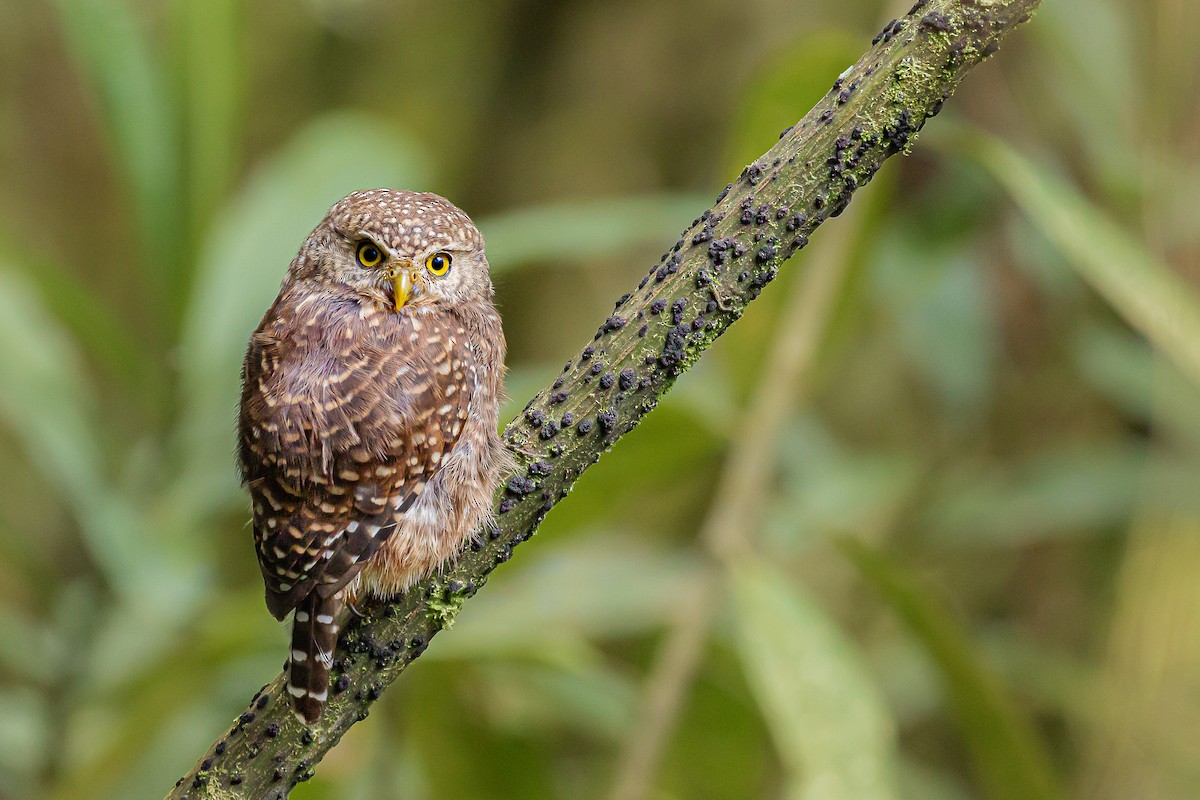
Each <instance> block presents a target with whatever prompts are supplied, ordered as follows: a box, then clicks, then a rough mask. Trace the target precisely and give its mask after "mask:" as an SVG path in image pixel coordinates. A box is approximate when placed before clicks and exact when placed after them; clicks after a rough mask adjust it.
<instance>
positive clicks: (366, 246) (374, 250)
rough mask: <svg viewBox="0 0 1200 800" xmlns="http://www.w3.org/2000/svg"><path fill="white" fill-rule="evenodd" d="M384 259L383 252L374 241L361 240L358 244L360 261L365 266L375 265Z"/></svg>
mask: <svg viewBox="0 0 1200 800" xmlns="http://www.w3.org/2000/svg"><path fill="white" fill-rule="evenodd" d="M380 261H383V253H381V252H380V251H379V248H378V247H376V246H375V244H374V243H373V242H359V244H358V263H360V264H362V265H363V266H364V267H374V266H377V265H378V264H379V262H380Z"/></svg>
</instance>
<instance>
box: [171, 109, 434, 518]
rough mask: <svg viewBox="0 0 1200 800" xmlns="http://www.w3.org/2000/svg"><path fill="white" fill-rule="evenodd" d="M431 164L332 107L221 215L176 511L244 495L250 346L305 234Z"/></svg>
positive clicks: (203, 269)
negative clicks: (359, 194)
mask: <svg viewBox="0 0 1200 800" xmlns="http://www.w3.org/2000/svg"><path fill="white" fill-rule="evenodd" d="M424 164H425V159H424V158H423V156H422V155H421V153H420V151H419V150H418V148H417V147H416V146H415V145H414V144H412V143H411V142H410V141H408V140H406V139H405V138H403V137H401V136H399V135H398V134H397V133H396V132H395V131H393V130H390V129H388V128H387V127H385V126H383V125H382V124H380V123H379V122H377V121H375V120H373V119H371V118H369V117H364V116H358V115H349V114H346V115H332V116H328V117H324V118H322V119H320V120H318V121H316V122H314V123H312V124H310V125H309V126H308V127H306V128H304V129H303V130H301V131H300V132H299V133H298V134H297V135H296V136H295V138H293V139H292V140H291V141H290V142H288V144H287V145H286V146H285V147H284V148H283V150H282V151H281V152H279V153H277V154H276V155H275V156H274V157H272V158H271V159H270V160H269V161H267V163H265V164H264V165H262V166H261V167H260V168H259V169H258V170H256V171H255V173H254V174H253V176H252V177H251V178H250V180H249V181H248V183H247V184H246V185H245V186H244V187H243V188H242V190H241V191H240V192H239V193H238V194H237V196H236V197H234V199H233V200H232V201H231V202H230V204H229V205H228V206H227V207H226V208H225V209H224V210H223V211H222V212H221V213H220V214H219V215H218V218H217V219H216V221H215V223H214V226H213V229H212V231H211V233H210V234H209V236H208V239H207V241H206V243H205V245H204V247H203V250H202V252H201V257H200V263H199V266H198V269H197V275H196V288H195V291H194V293H193V297H192V301H191V307H190V308H189V310H188V314H187V319H186V321H185V324H184V327H183V333H182V339H181V342H180V345H179V351H178V357H179V367H180V381H181V385H182V388H183V392H184V408H183V415H182V420H181V423H180V430H179V435H178V439H177V448H178V449H177V457H178V460H179V463H180V464H183V465H186V467H185V469H183V470H182V472H181V475H180V478H179V480H178V482H177V484H176V493H175V494H174V495H173V496H172V497H171V498H170V501H169V502H170V503H172V504H176V505H173V506H172V507H173V508H176V509H177V510H176V512H175V513H176V514H177V515H178V514H182V515H185V516H186V515H188V514H196V515H200V514H205V513H209V514H210V513H213V512H214V511H216V510H219V508H220V507H222V506H226V507H227V506H228V504H229V503H231V502H237V500H238V499H239V498H240V495H239V494H238V491H237V485H236V476H235V475H234V470H233V467H232V465H233V459H232V457H231V455H230V453H231V450H232V446H233V436H232V431H233V424H234V415H235V411H236V408H237V398H238V375H239V372H240V367H241V360H242V355H243V353H244V351H245V347H246V341H247V340H248V339H249V337H250V332H251V331H252V330H254V326H255V325H257V324H258V321H259V319H260V318H261V317H262V314H263V312H264V311H265V310H266V309H267V308H268V307H269V306H270V305H271V302H272V301H273V300H274V298H275V294H276V292H277V291H278V289H279V283H280V281H281V280H282V279H283V276H284V273H285V272H286V270H287V265H288V264H289V263H290V262H291V260H292V259H293V258H294V257H295V255H296V251H297V249H298V248H299V246H300V244H301V242H303V241H304V237H305V236H306V235H307V234H308V232H309V231H311V230H312V229H313V228H314V227H315V226H316V224H317V223H318V222H320V220H321V218H322V217H323V216H324V215H325V212H326V211H327V210H328V209H329V207H330V206H331V205H333V203H334V202H336V201H337V200H338V199H339V198H341V197H342V196H343V195H345V194H347V193H349V192H351V191H354V190H355V189H362V188H366V187H373V186H421V185H424V184H426V183H427V182H428V180H429V178H428V173H427V170H426V169H425V168H424V166H423V165H424Z"/></svg>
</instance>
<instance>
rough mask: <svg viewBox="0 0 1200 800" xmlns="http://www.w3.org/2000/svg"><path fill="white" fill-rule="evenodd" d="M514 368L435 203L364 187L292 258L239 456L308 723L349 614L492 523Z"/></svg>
mask: <svg viewBox="0 0 1200 800" xmlns="http://www.w3.org/2000/svg"><path fill="white" fill-rule="evenodd" d="M372 248H374V249H372ZM364 253H366V254H367V255H364ZM438 259H441V260H438ZM368 264H370V266H367V265H368ZM446 266H448V269H446V271H445V272H444V273H443V272H442V268H443V267H446ZM503 364H504V334H503V331H502V329H501V326H500V320H499V317H498V316H497V314H496V311H495V308H494V306H493V304H492V285H491V281H490V278H489V275H488V265H487V260H486V257H485V255H484V250H483V238H482V236H481V235H480V234H479V231H478V230H477V229H476V228H475V225H474V224H473V223H472V222H471V220H470V218H469V217H467V215H466V214H464V213H463V212H462V211H461V210H459V209H458V208H457V207H455V206H454V205H453V204H451V203H450V202H448V201H447V200H445V199H443V198H441V197H438V196H437V195H433V194H424V193H413V192H400V191H393V190H388V189H378V190H371V191H363V192H355V193H354V194H351V195H349V196H347V197H346V198H344V199H342V200H341V201H339V202H338V203H337V204H335V205H334V206H333V208H331V209H330V211H329V213H328V214H327V215H326V217H325V219H323V220H322V221H321V223H320V224H319V225H318V226H317V227H316V229H314V230H313V232H312V233H311V234H310V235H309V237H308V238H307V239H306V241H305V242H304V244H303V246H302V247H301V249H300V252H299V254H298V255H297V256H296V259H295V260H294V261H293V262H292V264H291V266H290V267H289V268H288V272H287V275H286V277H285V278H284V281H283V285H282V286H281V288H280V291H279V296H278V297H277V298H276V300H275V303H274V304H273V305H272V306H271V308H270V309H269V310H268V311H267V313H266V315H265V316H264V317H263V320H262V322H261V323H260V324H259V326H258V328H257V330H255V332H254V333H253V335H252V336H251V337H250V344H249V347H248V348H247V352H246V359H245V362H244V365H243V370H242V380H243V387H242V402H241V413H240V417H239V434H240V448H239V451H240V462H241V468H242V473H243V476H244V479H245V481H246V484H247V486H248V488H249V491H250V496H251V503H252V509H253V520H254V544H255V549H256V552H257V555H258V562H259V566H260V568H261V570H262V574H263V580H264V582H265V584H266V598H267V607H268V609H269V610H270V611H271V613H272V614H273V615H275V617H276V618H278V619H283V618H284V617H286V616H287V614H288V613H290V612H292V611H293V610H294V611H295V615H294V618H293V627H292V647H291V655H290V658H289V685H288V691H289V693H290V694H291V696H292V700H293V703H294V705H295V707H296V710H297V713H298V714H299V716H300V717H301V719H303V720H304V721H306V722H309V723H311V722H313V721H315V720H316V719H317V718H318V717H319V716H320V714H321V712H322V710H323V708H324V704H325V701H326V698H327V694H328V681H329V669H330V665H331V663H332V657H333V649H334V646H335V645H336V642H337V635H338V632H339V631H340V628H341V626H342V624H343V623H344V621H345V616H346V609H347V608H348V607H350V606H351V605H352V604H353V603H354V602H355V601H356V600H358V599H359V598H361V597H363V596H365V595H367V594H372V595H378V596H391V595H395V594H398V593H400V592H403V591H404V590H405V589H406V588H408V586H410V585H411V584H412V583H413V582H414V581H415V580H417V579H418V578H420V577H422V576H424V575H426V574H428V573H429V572H430V571H432V570H433V569H435V568H436V567H437V566H438V565H440V564H442V563H443V562H445V561H446V560H447V559H450V558H452V557H453V556H454V555H455V554H456V553H457V552H458V550H459V549H460V547H461V546H462V544H463V542H464V541H465V540H466V539H467V538H468V537H469V536H470V534H471V533H472V531H474V530H475V529H476V528H477V527H479V526H480V525H482V524H483V523H484V522H485V521H486V520H487V515H488V513H489V509H490V502H491V496H492V494H493V492H494V491H495V488H496V487H497V486H498V485H499V482H500V479H501V476H502V474H503V472H504V471H505V470H506V469H507V467H508V466H509V457H508V454H507V452H506V451H505V449H504V447H503V445H502V444H501V441H500V439H499V436H498V435H497V432H496V428H497V413H498V406H499V401H500V383H501V379H502V375H503V370H504V366H503Z"/></svg>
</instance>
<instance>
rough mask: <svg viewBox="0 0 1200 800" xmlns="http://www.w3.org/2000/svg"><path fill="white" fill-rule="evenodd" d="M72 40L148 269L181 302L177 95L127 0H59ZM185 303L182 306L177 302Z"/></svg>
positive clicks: (166, 297)
mask: <svg viewBox="0 0 1200 800" xmlns="http://www.w3.org/2000/svg"><path fill="white" fill-rule="evenodd" d="M57 5H58V8H59V12H60V14H59V15H60V17H61V19H62V23H63V31H64V33H65V36H66V42H67V45H68V46H69V48H70V50H71V54H72V56H73V57H74V59H75V62H76V63H77V65H78V67H79V69H80V71H81V72H82V73H83V76H84V78H85V79H86V81H87V83H88V84H90V85H91V87H92V90H93V92H94V94H95V97H96V102H97V105H98V106H99V111H100V115H101V118H102V121H103V124H104V126H105V128H106V129H107V131H108V138H109V142H110V145H111V147H112V148H113V150H114V155H115V157H116V160H117V166H118V168H119V170H120V173H121V176H122V178H123V180H124V183H125V185H126V189H127V191H128V193H129V195H130V200H131V202H132V204H133V210H134V219H135V230H137V232H138V234H139V236H141V237H142V240H143V241H142V246H143V249H144V253H145V257H144V258H143V259H142V262H143V263H142V266H143V268H144V277H145V279H146V280H147V282H148V283H149V285H150V286H153V287H156V288H157V289H158V290H159V291H160V294H159V296H158V297H157V298H155V299H157V300H159V301H168V302H171V303H172V304H173V305H174V301H176V300H177V299H178V297H179V290H180V289H181V286H180V285H179V284H178V283H177V282H176V281H177V280H178V278H180V277H181V274H180V272H179V268H180V263H179V259H180V255H181V253H183V252H185V251H186V250H185V248H181V247H180V242H181V237H180V232H181V224H180V222H181V219H182V218H181V215H180V207H181V200H182V197H181V193H180V191H179V171H180V167H179V165H180V158H179V144H178V127H177V124H176V119H175V107H174V98H173V97H172V96H171V93H170V91H169V88H168V86H167V84H166V82H165V79H164V72H163V69H162V65H161V64H160V63H158V61H157V59H156V57H155V55H154V53H152V52H151V49H150V45H149V41H148V40H147V35H146V32H145V31H144V30H143V29H142V28H141V25H140V24H139V21H138V18H137V16H136V15H135V14H133V13H132V12H131V11H130V9H129V7H128V6H127V5H126V4H125V3H124V2H122V1H121V0H57ZM175 307H177V306H175Z"/></svg>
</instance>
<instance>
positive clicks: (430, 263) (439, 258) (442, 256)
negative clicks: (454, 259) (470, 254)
mask: <svg viewBox="0 0 1200 800" xmlns="http://www.w3.org/2000/svg"><path fill="white" fill-rule="evenodd" d="M425 267H426V268H427V269H428V270H429V271H430V272H431V273H433V274H434V275H437V276H438V277H439V278H440V277H441V276H443V275H445V274H446V273H447V272H449V271H450V254H449V253H434V254H433V255H431V256H430V257H429V258H427V259H425Z"/></svg>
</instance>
